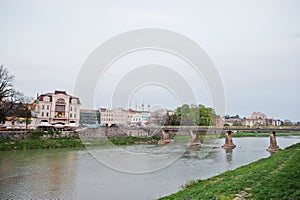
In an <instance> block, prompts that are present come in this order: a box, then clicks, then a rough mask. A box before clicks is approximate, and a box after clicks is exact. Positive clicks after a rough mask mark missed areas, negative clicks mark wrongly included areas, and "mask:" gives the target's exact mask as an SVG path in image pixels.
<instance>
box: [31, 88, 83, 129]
mask: <svg viewBox="0 0 300 200" xmlns="http://www.w3.org/2000/svg"><path fill="white" fill-rule="evenodd" d="M33 105H34V106H32V109H33V112H34V113H35V117H34V120H33V122H32V124H34V125H35V126H57V127H66V126H70V127H76V126H78V125H79V117H80V105H81V103H80V100H79V98H78V97H74V96H71V95H68V94H67V93H66V92H65V91H58V90H56V91H55V92H54V93H45V94H41V95H39V96H38V97H37V100H36V101H35V102H34V104H33Z"/></svg>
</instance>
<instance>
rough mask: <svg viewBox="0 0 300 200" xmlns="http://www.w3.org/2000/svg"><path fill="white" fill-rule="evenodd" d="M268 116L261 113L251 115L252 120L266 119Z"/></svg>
mask: <svg viewBox="0 0 300 200" xmlns="http://www.w3.org/2000/svg"><path fill="white" fill-rule="evenodd" d="M266 118H267V115H265V114H263V113H261V112H253V113H252V114H251V117H250V119H266Z"/></svg>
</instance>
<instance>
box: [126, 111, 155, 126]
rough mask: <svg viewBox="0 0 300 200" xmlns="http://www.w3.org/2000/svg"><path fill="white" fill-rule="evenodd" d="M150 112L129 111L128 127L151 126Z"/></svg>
mask: <svg viewBox="0 0 300 200" xmlns="http://www.w3.org/2000/svg"><path fill="white" fill-rule="evenodd" d="M150 123H151V121H150V112H149V111H135V110H129V111H128V125H129V126H132V127H133V126H143V127H145V126H148V125H150Z"/></svg>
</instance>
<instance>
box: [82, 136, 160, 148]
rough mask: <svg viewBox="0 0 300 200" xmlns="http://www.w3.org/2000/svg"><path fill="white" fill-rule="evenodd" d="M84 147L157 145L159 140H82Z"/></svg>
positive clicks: (140, 138)
mask: <svg viewBox="0 0 300 200" xmlns="http://www.w3.org/2000/svg"><path fill="white" fill-rule="evenodd" d="M81 141H82V143H83V144H84V145H87V146H102V145H111V144H114V145H132V144H150V143H154V144H156V143H157V138H155V139H153V138H148V137H133V136H129V137H120V138H110V139H108V138H103V139H101V138H98V139H82V140H81Z"/></svg>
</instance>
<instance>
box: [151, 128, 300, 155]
mask: <svg viewBox="0 0 300 200" xmlns="http://www.w3.org/2000/svg"><path fill="white" fill-rule="evenodd" d="M145 131H147V132H148V134H149V135H152V136H153V135H158V134H160V137H161V139H160V140H159V142H158V144H161V145H164V144H168V143H170V142H171V140H170V135H172V134H173V135H174V134H187V133H189V135H190V140H189V143H188V145H189V146H195V145H200V144H201V142H200V140H199V139H198V135H199V134H216V135H217V134H221V133H225V143H224V145H223V146H222V147H223V148H224V149H233V148H235V147H236V145H235V144H234V143H233V141H232V136H231V134H232V132H256V133H258V132H270V146H269V147H268V149H267V150H268V151H271V152H272V151H276V150H278V149H279V147H278V145H277V142H276V136H275V134H276V132H300V127H299V126H294V127H241V126H237V127H214V126H205V127H203V126H162V127H152V128H148V129H147V128H146V129H145Z"/></svg>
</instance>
